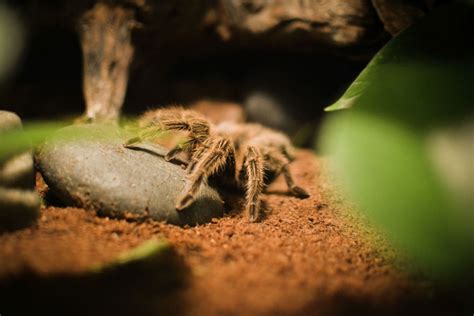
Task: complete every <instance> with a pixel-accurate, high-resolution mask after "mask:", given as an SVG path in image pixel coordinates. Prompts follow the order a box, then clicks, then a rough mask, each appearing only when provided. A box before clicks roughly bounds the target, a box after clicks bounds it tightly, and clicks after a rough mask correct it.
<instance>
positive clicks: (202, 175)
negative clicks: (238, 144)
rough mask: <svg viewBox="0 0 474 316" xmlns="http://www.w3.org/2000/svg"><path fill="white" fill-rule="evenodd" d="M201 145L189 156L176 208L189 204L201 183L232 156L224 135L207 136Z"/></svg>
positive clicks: (232, 149)
mask: <svg viewBox="0 0 474 316" xmlns="http://www.w3.org/2000/svg"><path fill="white" fill-rule="evenodd" d="M201 146H203V147H201V148H199V149H197V150H196V151H195V152H194V153H193V156H192V158H191V162H190V164H189V166H188V176H187V179H186V184H185V187H184V189H183V192H182V193H181V195H180V196H179V198H178V201H177V203H176V209H177V210H182V209H185V208H186V207H188V206H189V205H191V204H192V202H194V200H195V199H196V194H197V192H198V190H199V187H200V186H201V183H203V182H204V181H206V180H207V179H208V178H209V177H210V176H211V175H213V174H215V173H216V172H217V171H219V169H221V168H223V167H224V166H225V164H226V163H227V162H228V160H229V158H230V157H232V156H234V148H233V147H232V144H231V142H230V141H229V140H228V139H227V138H224V137H209V138H208V139H206V140H205V141H204V142H203V143H202V144H201Z"/></svg>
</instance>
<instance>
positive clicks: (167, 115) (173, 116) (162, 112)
mask: <svg viewBox="0 0 474 316" xmlns="http://www.w3.org/2000/svg"><path fill="white" fill-rule="evenodd" d="M140 124H141V125H142V126H155V127H159V129H160V130H163V131H169V130H173V131H185V132H188V133H189V138H190V139H191V140H192V141H195V142H196V141H197V142H202V141H204V140H205V139H207V138H208V137H209V130H210V125H209V122H208V121H207V120H206V119H205V118H203V117H201V116H200V115H199V114H198V113H196V112H194V111H191V110H184V109H182V108H167V109H158V110H154V111H149V112H146V113H145V114H144V115H143V116H142V118H141V120H140Z"/></svg>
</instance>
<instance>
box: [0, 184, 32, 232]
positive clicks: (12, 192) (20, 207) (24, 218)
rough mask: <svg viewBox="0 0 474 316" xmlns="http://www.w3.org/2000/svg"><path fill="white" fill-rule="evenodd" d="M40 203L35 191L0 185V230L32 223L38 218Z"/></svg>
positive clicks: (12, 228)
mask: <svg viewBox="0 0 474 316" xmlns="http://www.w3.org/2000/svg"><path fill="white" fill-rule="evenodd" d="M40 205H41V199H40V197H39V196H38V194H37V193H36V191H33V190H22V189H11V188H4V187H0V231H9V230H15V229H19V228H24V227H27V226H30V225H32V224H33V223H35V222H36V220H37V219H38V216H39V210H40Z"/></svg>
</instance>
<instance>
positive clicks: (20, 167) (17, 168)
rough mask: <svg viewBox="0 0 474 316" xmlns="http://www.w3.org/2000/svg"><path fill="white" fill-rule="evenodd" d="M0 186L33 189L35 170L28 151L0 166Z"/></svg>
mask: <svg viewBox="0 0 474 316" xmlns="http://www.w3.org/2000/svg"><path fill="white" fill-rule="evenodd" d="M0 186H4V187H10V188H21V189H32V190H33V189H34V186H35V170H34V164H33V156H32V154H31V152H30V151H28V152H25V153H22V154H19V155H17V156H15V157H12V158H10V159H9V160H7V161H5V162H4V163H3V164H0Z"/></svg>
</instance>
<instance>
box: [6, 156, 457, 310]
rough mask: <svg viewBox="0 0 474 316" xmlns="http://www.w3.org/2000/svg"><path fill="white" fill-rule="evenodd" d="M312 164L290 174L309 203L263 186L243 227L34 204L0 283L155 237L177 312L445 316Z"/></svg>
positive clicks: (102, 256)
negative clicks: (178, 261)
mask: <svg viewBox="0 0 474 316" xmlns="http://www.w3.org/2000/svg"><path fill="white" fill-rule="evenodd" d="M321 165H322V164H321V162H320V160H318V159H316V158H315V157H314V156H313V154H312V153H310V152H307V151H301V152H300V153H299V154H298V158H297V160H296V161H295V162H294V163H293V165H292V170H293V173H294V175H295V178H296V181H297V183H298V184H299V185H300V186H302V187H304V188H306V189H307V190H308V192H309V193H310V194H311V197H310V198H308V199H305V200H299V199H297V198H294V197H291V196H288V195H286V193H285V192H286V187H285V184H284V182H283V181H282V179H279V180H278V181H277V182H276V183H275V184H273V185H272V186H271V187H270V188H269V190H268V191H269V192H268V194H267V196H266V198H265V199H266V202H267V204H268V206H269V209H271V211H269V213H268V214H267V216H266V218H265V219H264V220H263V221H262V222H261V223H254V224H249V223H248V220H247V215H246V214H242V213H241V212H239V211H238V210H236V211H234V212H231V213H230V214H227V215H226V216H225V217H224V218H222V219H215V220H213V222H212V223H210V224H207V225H202V226H199V227H186V228H180V227H176V226H172V225H167V224H163V223H153V222H145V223H135V222H128V221H125V220H115V219H109V218H101V217H97V216H96V215H95V214H94V213H93V212H87V211H84V210H81V209H77V208H60V207H47V208H44V209H43V210H42V215H41V218H40V220H39V222H38V224H37V225H36V226H35V227H32V228H28V229H23V230H20V231H16V232H12V233H4V234H3V235H0V262H1V264H0V280H1V279H11V278H14V277H16V276H19V275H22V274H25V273H27V272H28V273H29V274H32V275H36V276H39V277H45V276H51V275H53V276H54V275H56V274H68V273H80V272H83V271H86V270H88V269H89V268H90V267H91V266H95V265H98V264H102V263H104V262H107V261H110V260H112V259H113V258H115V257H116V256H117V255H118V254H119V253H121V252H123V251H125V250H128V249H131V248H132V247H134V246H137V245H139V244H140V243H141V242H143V241H145V240H148V239H150V238H154V237H165V238H166V239H168V241H169V242H170V243H171V244H172V245H173V246H174V247H175V249H176V251H177V253H178V254H179V256H181V257H182V258H183V259H184V262H185V264H186V266H188V267H189V271H190V273H189V275H188V276H187V282H186V286H184V287H182V288H181V289H180V290H178V292H179V293H178V295H177V296H176V297H175V298H170V300H173V299H175V300H178V299H179V305H180V306H181V309H180V313H183V314H188V315H293V314H294V315H332V314H341V315H349V314H353V313H354V312H357V311H359V312H364V313H373V314H380V313H388V312H390V313H393V314H397V313H399V312H401V311H409V312H415V311H423V312H427V311H430V312H435V313H440V314H445V312H446V311H448V314H450V313H449V311H452V310H451V308H452V305H451V304H458V302H457V301H455V302H454V303H451V301H450V300H448V298H446V300H444V301H442V302H440V301H439V295H438V294H437V293H436V292H434V289H433V286H432V284H431V283H430V282H428V281H426V280H424V279H423V278H421V277H416V278H415V277H414V276H413V275H412V276H410V275H409V274H408V273H407V272H406V271H404V269H403V268H400V266H401V265H399V264H398V263H397V264H394V262H393V260H392V258H394V253H393V251H392V250H391V248H390V246H389V245H387V243H386V242H384V240H383V238H381V237H380V236H379V235H378V234H377V233H375V232H374V230H373V229H372V228H371V227H370V226H369V225H368V224H367V223H366V222H365V221H364V220H363V219H361V218H360V217H358V216H355V215H351V214H350V213H349V212H348V211H347V206H346V205H345V204H344V202H343V201H342V199H341V198H340V197H339V196H338V195H337V194H335V193H334V190H333V189H331V188H330V186H329V184H328V183H327V181H326V177H324V176H323V174H324V172H322V169H323V168H322V166H321ZM39 189H40V191H42V190H44V187H41V186H40V187H39ZM440 295H444V294H440ZM441 298H443V296H441ZM462 302H463V301H462V300H461V304H462ZM456 306H458V305H456ZM458 307H459V306H458ZM0 313H1V310H0Z"/></svg>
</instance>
